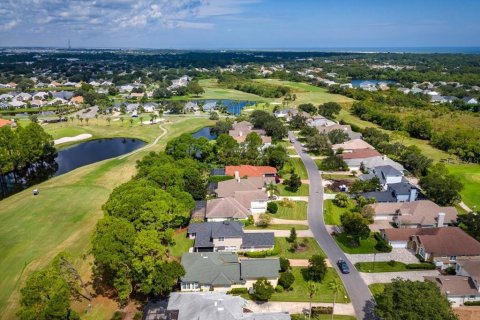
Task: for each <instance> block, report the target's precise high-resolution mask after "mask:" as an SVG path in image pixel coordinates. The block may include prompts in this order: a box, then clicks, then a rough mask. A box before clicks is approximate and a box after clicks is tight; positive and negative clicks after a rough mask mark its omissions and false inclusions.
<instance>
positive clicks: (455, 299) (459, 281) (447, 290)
mask: <svg viewBox="0 0 480 320" xmlns="http://www.w3.org/2000/svg"><path fill="white" fill-rule="evenodd" d="M457 265H458V264H457ZM478 268H480V265H479V266H478ZM424 279H425V281H430V282H433V283H435V284H436V285H437V286H438V288H439V289H440V292H441V293H442V294H444V295H445V296H447V299H448V301H450V303H451V304H452V306H453V307H459V306H461V305H463V304H464V303H465V302H467V301H480V287H479V285H478V283H475V281H474V279H473V278H472V277H468V276H458V275H457V276H453V275H445V276H433V277H432V276H426V277H424Z"/></svg>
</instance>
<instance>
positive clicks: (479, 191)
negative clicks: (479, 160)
mask: <svg viewBox="0 0 480 320" xmlns="http://www.w3.org/2000/svg"><path fill="white" fill-rule="evenodd" d="M447 167H448V170H449V171H450V173H452V174H454V175H455V176H457V177H458V178H459V179H460V181H461V182H462V183H463V185H464V188H463V190H462V192H461V195H462V200H463V201H464V202H465V204H466V205H467V206H469V207H470V209H472V210H473V207H474V206H476V207H477V209H479V208H480V165H479V164H448V165H447Z"/></svg>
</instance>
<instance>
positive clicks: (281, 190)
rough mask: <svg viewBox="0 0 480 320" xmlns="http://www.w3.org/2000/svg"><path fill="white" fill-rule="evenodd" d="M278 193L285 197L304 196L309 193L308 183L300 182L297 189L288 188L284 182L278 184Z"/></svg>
mask: <svg viewBox="0 0 480 320" xmlns="http://www.w3.org/2000/svg"><path fill="white" fill-rule="evenodd" d="M278 191H279V192H278V195H279V196H285V197H306V196H308V194H309V188H308V184H302V185H301V186H300V188H298V190H297V191H295V192H294V191H290V190H288V189H287V188H286V187H285V185H284V184H279V185H278Z"/></svg>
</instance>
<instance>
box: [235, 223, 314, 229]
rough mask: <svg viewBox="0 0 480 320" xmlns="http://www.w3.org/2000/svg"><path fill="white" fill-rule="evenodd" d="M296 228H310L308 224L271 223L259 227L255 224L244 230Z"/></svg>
mask: <svg viewBox="0 0 480 320" xmlns="http://www.w3.org/2000/svg"><path fill="white" fill-rule="evenodd" d="M292 228H295V229H296V230H308V229H309V228H308V226H306V225H303V224H269V225H268V226H266V227H257V226H255V225H251V226H247V227H244V228H243V229H244V230H290V229H292Z"/></svg>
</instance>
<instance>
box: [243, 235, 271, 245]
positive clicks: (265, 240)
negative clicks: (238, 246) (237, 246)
mask: <svg viewBox="0 0 480 320" xmlns="http://www.w3.org/2000/svg"><path fill="white" fill-rule="evenodd" d="M274 245H275V234H274V233H273V232H262V233H256V232H255V233H244V235H243V242H242V247H243V248H249V247H255V248H259V247H272V246H274Z"/></svg>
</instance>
